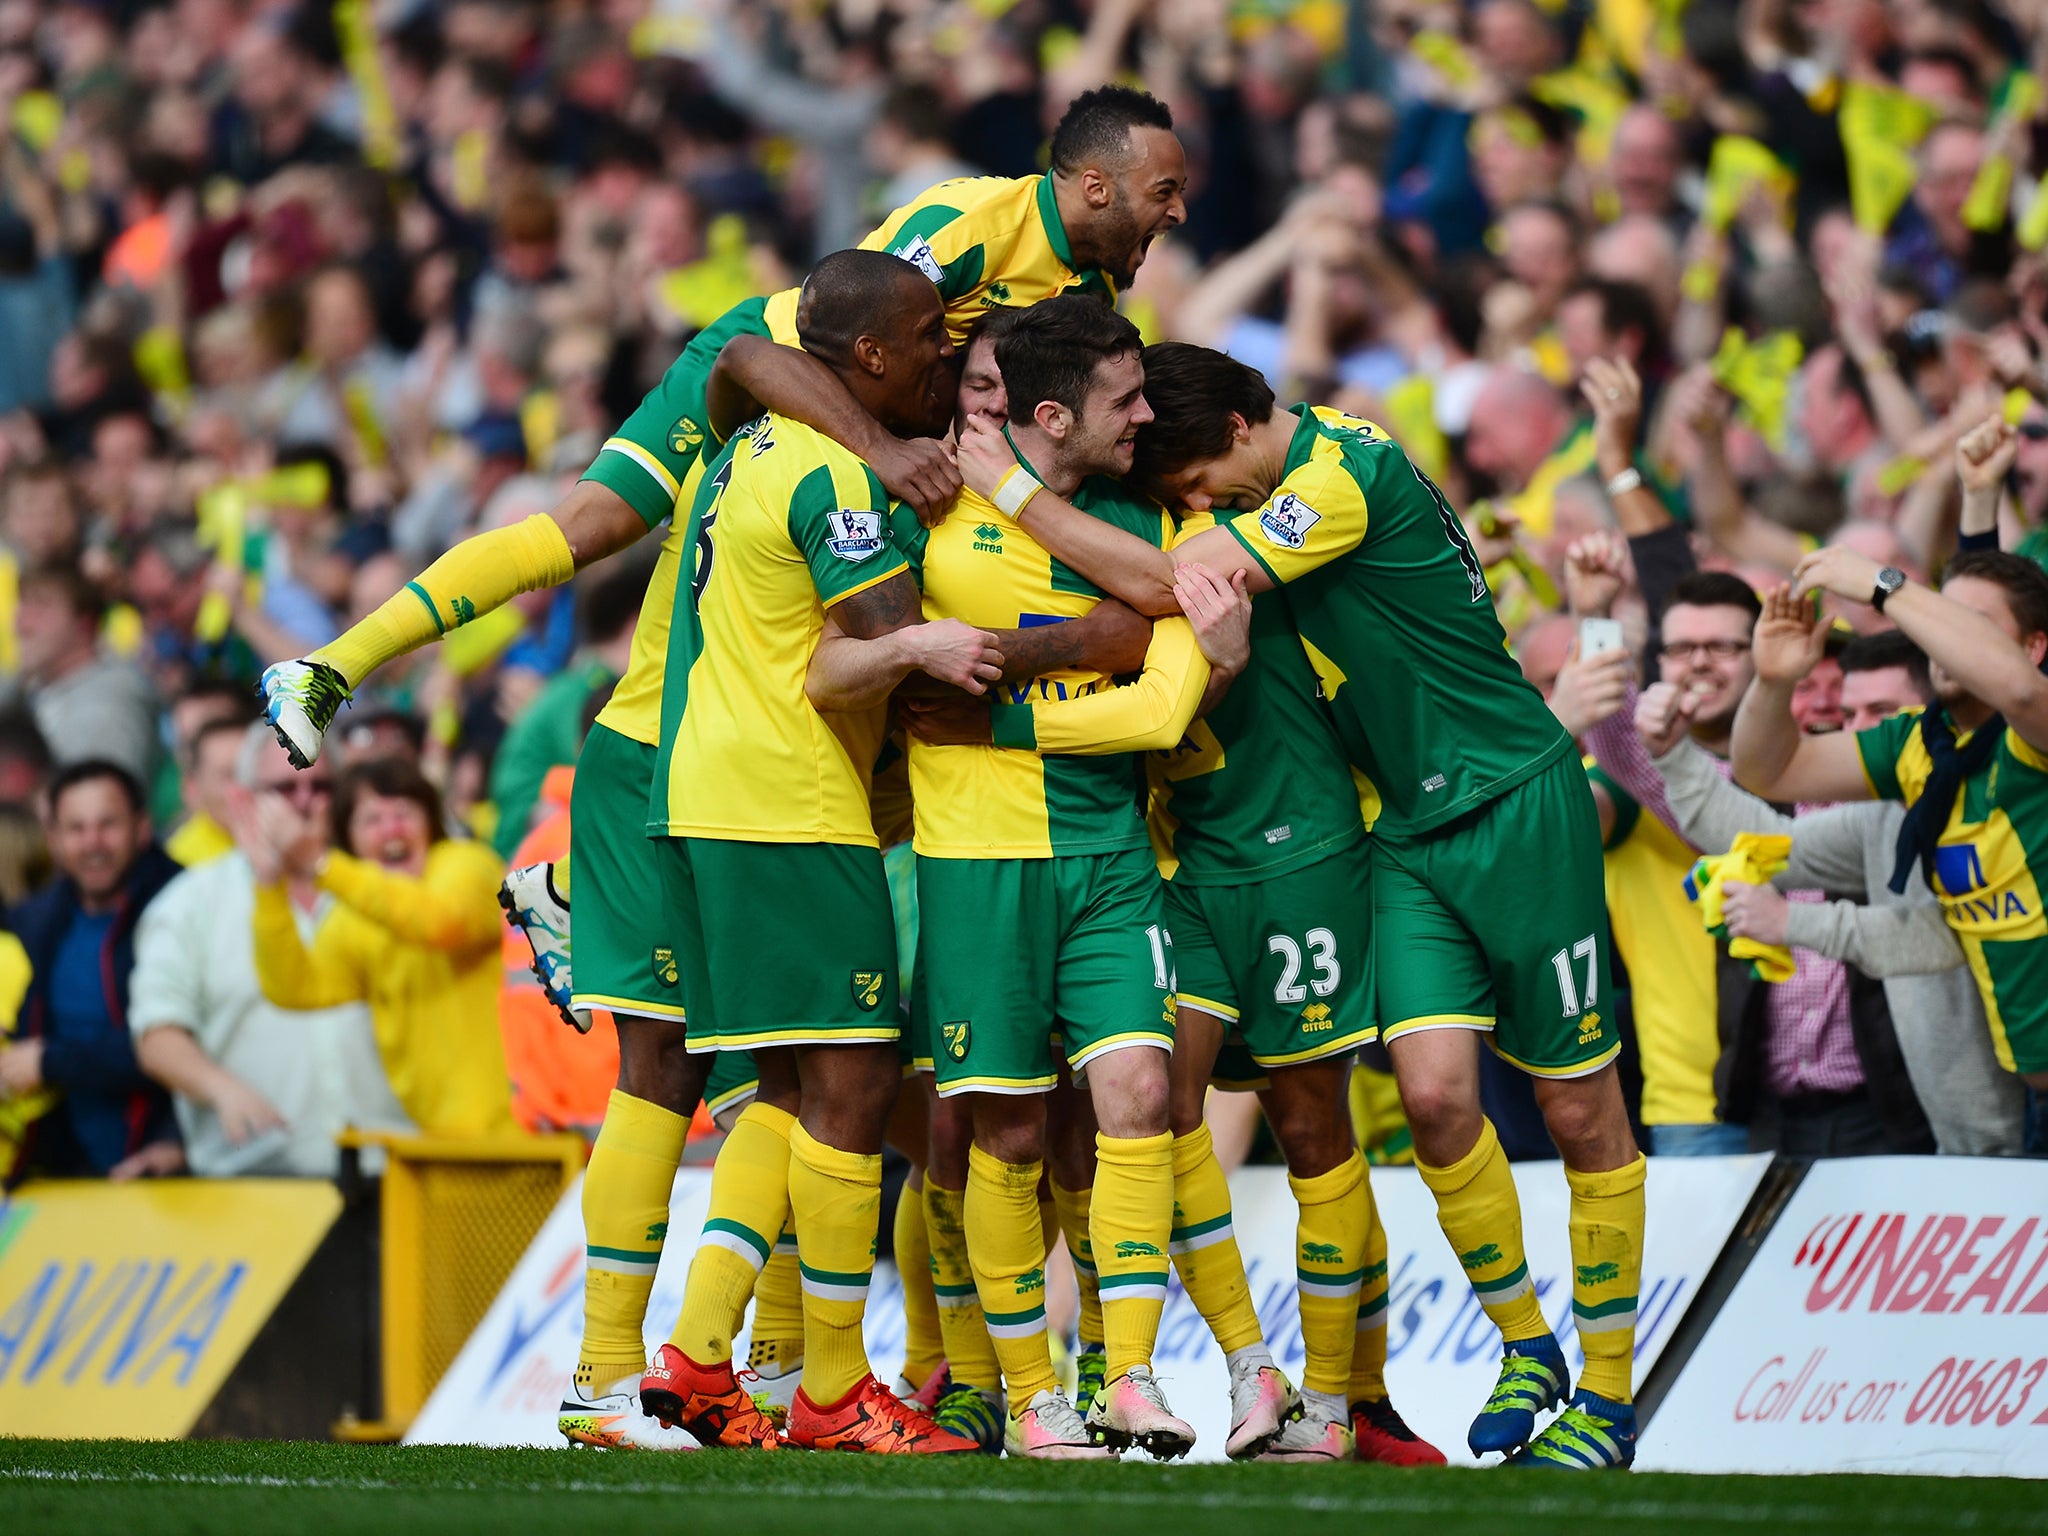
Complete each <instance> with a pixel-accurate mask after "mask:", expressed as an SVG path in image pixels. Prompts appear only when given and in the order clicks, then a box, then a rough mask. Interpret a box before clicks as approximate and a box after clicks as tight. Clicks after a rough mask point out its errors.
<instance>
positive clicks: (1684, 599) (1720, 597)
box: [1657, 571, 1764, 627]
mask: <svg viewBox="0 0 2048 1536" xmlns="http://www.w3.org/2000/svg"><path fill="white" fill-rule="evenodd" d="M1674 608H1740V609H1741V610H1742V611H1743V612H1744V613H1746V614H1748V615H1749V622H1750V624H1751V626H1752V627H1754V626H1755V624H1756V621H1757V620H1758V619H1759V618H1761V617H1763V611H1764V604H1763V599H1762V598H1760V597H1758V596H1757V595H1756V592H1755V589H1753V588H1752V587H1751V586H1750V584H1749V583H1748V582H1746V581H1744V580H1743V579H1742V578H1741V577H1740V576H1736V575H1732V574H1730V573H1729V572H1727V571H1687V572H1686V573H1685V574H1684V575H1683V576H1681V577H1679V578H1678V580H1676V581H1675V582H1673V583H1672V584H1671V599H1670V601H1668V602H1667V603H1665V605H1664V613H1666V614H1668V613H1669V612H1671V610H1672V609H1674ZM1657 623H1658V625H1659V626H1660V627H1661V626H1662V625H1663V623H1664V615H1663V614H1659V615H1658V617H1657Z"/></svg>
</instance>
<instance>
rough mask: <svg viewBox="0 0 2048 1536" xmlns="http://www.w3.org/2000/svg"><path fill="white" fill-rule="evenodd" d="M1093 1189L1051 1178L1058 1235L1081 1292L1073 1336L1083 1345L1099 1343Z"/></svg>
mask: <svg viewBox="0 0 2048 1536" xmlns="http://www.w3.org/2000/svg"><path fill="white" fill-rule="evenodd" d="M1094 1193H1095V1192H1094V1191H1093V1190H1089V1189H1068V1188H1067V1187H1066V1186H1065V1185H1064V1184H1062V1183H1060V1181H1059V1180H1058V1179H1054V1180H1053V1181H1052V1203H1053V1209H1054V1211H1055V1213H1056V1214H1057V1215H1058V1218H1059V1230H1060V1235H1061V1236H1063V1237H1064V1238H1066V1240H1067V1257H1068V1258H1070V1259H1072V1260H1073V1261H1074V1289H1075V1290H1076V1291H1078V1292H1079V1293H1080V1296H1081V1316H1080V1319H1079V1320H1078V1321H1077V1322H1076V1323H1075V1324H1074V1336H1075V1339H1076V1341H1077V1342H1078V1343H1079V1344H1080V1346H1081V1347H1082V1348H1083V1349H1086V1348H1087V1347H1088V1346H1089V1345H1090V1344H1095V1345H1100V1344H1101V1343H1102V1285H1101V1282H1100V1281H1099V1280H1097V1279H1096V1276H1095V1246H1094V1244H1093V1243H1091V1242H1090V1241H1089V1239H1088V1207H1089V1204H1090V1202H1091V1198H1092V1197H1093V1195H1094ZM1048 1246H1050V1243H1049V1242H1048Z"/></svg>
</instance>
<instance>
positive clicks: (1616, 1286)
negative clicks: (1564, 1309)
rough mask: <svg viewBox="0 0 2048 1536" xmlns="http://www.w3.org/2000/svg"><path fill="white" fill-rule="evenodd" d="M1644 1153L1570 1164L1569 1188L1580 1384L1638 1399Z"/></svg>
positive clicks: (1616, 1399) (1615, 1399)
mask: <svg viewBox="0 0 2048 1536" xmlns="http://www.w3.org/2000/svg"><path fill="white" fill-rule="evenodd" d="M1648 1171H1649V1163H1648V1162H1647V1161H1646V1160H1645V1159H1644V1157H1643V1156H1642V1154H1641V1153H1638V1154H1637V1155H1636V1160H1635V1161H1634V1162H1632V1163H1630V1164H1629V1165H1628V1166H1627V1167H1625V1168H1617V1169H1615V1170H1614V1171H1613V1172H1611V1173H1579V1172H1577V1171H1575V1170H1573V1169H1570V1168H1567V1169H1565V1171H1564V1177H1565V1182H1566V1183H1567V1184H1569V1185H1570V1186H1571V1191H1572V1218H1571V1228H1572V1321H1573V1322H1574V1323H1576V1324H1577V1325H1578V1330H1579V1347H1580V1348H1581V1349H1583V1350H1584V1351H1585V1352H1586V1364H1585V1368H1584V1369H1583V1370H1581V1371H1580V1372H1579V1385H1580V1386H1581V1387H1583V1388H1584V1389H1585V1390H1586V1391H1588V1392H1591V1393H1593V1394H1595V1395H1596V1396H1599V1397H1604V1398H1606V1399H1607V1400H1608V1401H1609V1402H1611V1403H1632V1402H1634V1401H1635V1385H1634V1381H1635V1370H1634V1367H1635V1350H1636V1292H1637V1290H1638V1289H1639V1288H1640V1287H1641V1284H1642V1279H1643V1221H1644V1202H1643V1179H1644V1177H1645V1175H1646V1174H1647V1173H1648Z"/></svg>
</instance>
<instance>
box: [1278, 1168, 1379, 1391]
mask: <svg viewBox="0 0 2048 1536" xmlns="http://www.w3.org/2000/svg"><path fill="white" fill-rule="evenodd" d="M1287 1185H1288V1187H1289V1188H1290V1189H1292V1190H1293V1191H1294V1199H1295V1203H1296V1204H1297V1205H1298V1206H1300V1208H1301V1209H1300V1213H1299V1214H1298V1215H1297V1216H1296V1217H1295V1224H1294V1236H1295V1248H1294V1259H1295V1270H1294V1273H1295V1282H1296V1285H1297V1287H1298V1289H1299V1291H1300V1300H1301V1348H1302V1353H1303V1355H1304V1356H1305V1359H1304V1360H1303V1363H1302V1368H1301V1384H1302V1385H1303V1386H1304V1387H1306V1388H1308V1389H1309V1390H1310V1391H1312V1392H1327V1393H1329V1394H1331V1395H1332V1396H1334V1395H1336V1394H1338V1393H1340V1392H1343V1391H1344V1390H1345V1389H1346V1387H1347V1385H1348V1384H1349V1382H1350V1380H1351V1354H1352V1346H1353V1343H1354V1342H1355V1340H1356V1337H1357V1333H1358V1290H1359V1284H1360V1282H1361V1281H1362V1280H1363V1279H1364V1274H1363V1271H1364V1269H1365V1235H1366V1230H1367V1228H1368V1227H1369V1226H1370V1225H1371V1218H1370V1210H1371V1202H1370V1200H1369V1199H1368V1198H1367V1196H1366V1193H1365V1158H1364V1157H1363V1156H1362V1155H1360V1154H1359V1153H1357V1152H1353V1153H1352V1154H1351V1157H1350V1160H1349V1161H1348V1162H1345V1163H1342V1164H1340V1165H1338V1166H1337V1167H1335V1168H1333V1169H1331V1170H1330V1171H1329V1172H1328V1173H1323V1174H1318V1175H1317V1176H1316V1177H1314V1178H1312V1179H1297V1178H1296V1177H1295V1176H1294V1175H1293V1174H1291V1173H1290V1174H1289V1175H1288V1176H1287Z"/></svg>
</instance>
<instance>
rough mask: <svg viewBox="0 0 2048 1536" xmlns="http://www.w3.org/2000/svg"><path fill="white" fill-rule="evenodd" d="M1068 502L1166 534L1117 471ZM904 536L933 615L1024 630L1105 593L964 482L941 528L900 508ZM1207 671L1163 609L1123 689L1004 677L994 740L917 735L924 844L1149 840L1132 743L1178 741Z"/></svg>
mask: <svg viewBox="0 0 2048 1536" xmlns="http://www.w3.org/2000/svg"><path fill="white" fill-rule="evenodd" d="M1072 500H1073V503H1074V505H1075V506H1077V507H1080V508H1081V509H1082V510H1083V511H1085V512H1088V513H1091V514H1092V515H1094V516H1096V517H1099V518H1102V519H1103V520H1104V521H1105V522H1109V523H1112V524H1114V525H1115V526H1117V527H1119V528H1122V529H1125V530H1126V531H1128V532H1131V533H1135V534H1137V535H1138V536H1139V537H1140V538H1143V539H1146V540H1148V541H1150V542H1151V543H1153V544H1156V545H1158V546H1159V547H1161V548H1164V547H1165V546H1166V545H1167V544H1168V543H1170V542H1171V540H1172V537H1173V524H1172V519H1170V518H1169V517H1168V516H1167V515H1166V513H1165V511H1164V510H1163V509H1161V508H1160V507H1159V506H1158V504H1157V503H1155V502H1150V501H1146V500H1144V499H1142V498H1141V497H1138V496H1136V495H1134V494H1133V493H1131V492H1129V491H1126V490H1125V489H1124V488H1123V487H1122V486H1121V485H1119V484H1117V483H1116V482H1115V481H1114V480H1108V479H1103V478H1099V477H1098V478H1095V479H1091V480H1089V481H1087V482H1086V483H1084V484H1083V485H1082V487H1081V489H1080V490H1079V491H1078V492H1077V493H1076V494H1075V495H1074V496H1073V498H1072ZM897 541H898V543H899V544H901V545H902V546H903V548H904V550H905V552H906V553H907V554H908V555H909V556H910V559H911V563H912V566H913V568H914V569H915V570H916V571H917V572H918V575H919V579H920V584H921V585H922V587H923V589H924V615H925V617H926V618H927V619H942V618H955V619H964V620H965V621H966V622H968V623H970V624H977V625H979V626H981V627H982V628H984V629H1029V628H1032V627H1034V626H1036V625H1040V624H1056V623H1059V622H1061V621H1062V620H1065V619H1072V618H1079V617H1080V616H1081V615H1083V614H1085V613H1087V612H1088V610H1089V609H1091V608H1093V607H1094V606H1095V605H1096V603H1097V602H1099V601H1100V600H1101V598H1102V595H1103V594H1102V592H1101V589H1100V588H1098V587H1096V586H1094V585H1093V584H1092V583H1090V582H1088V581H1087V580H1085V579H1084V578H1082V577H1081V576H1079V575H1077V574H1076V573H1075V572H1073V571H1071V570H1069V569H1068V568H1067V567H1066V566H1064V565H1061V564H1060V563H1059V562H1058V561H1056V560H1054V559H1053V558H1052V556H1051V555H1050V554H1049V553H1048V552H1047V551H1046V550H1045V549H1044V548H1043V547H1042V546H1041V545H1040V544H1039V543H1038V542H1037V541H1036V540H1035V539H1033V538H1032V537H1031V535H1030V534H1029V533H1027V532H1026V531H1025V530H1024V528H1023V527H1022V526H1021V525H1020V524H1018V523H1017V521H1016V520H1015V519H1013V518H1010V517H1007V516H1005V515H1004V514H1003V513H1002V512H999V511H998V510H996V508H995V507H994V506H993V505H991V504H990V503H989V502H987V501H985V500H983V499H982V498H981V497H979V496H977V495H975V494H974V493H973V492H972V491H964V492H962V493H961V496H960V499H959V501H958V502H956V503H955V504H954V507H953V510H952V513H951V514H950V515H949V516H948V517H947V518H946V520H945V521H944V522H943V523H941V524H940V525H939V526H938V527H937V528H933V529H929V530H927V529H923V528H919V527H918V526H917V524H916V521H915V519H913V518H911V517H909V516H908V514H906V513H899V514H898V517H897ZM1208 681H1209V664H1208V662H1207V661H1205V660H1204V659H1203V657H1202V653H1201V650H1200V648H1199V647H1198V646H1197V645H1196V644H1195V638H1194V631H1193V630H1192V629H1191V628H1190V627H1189V626H1188V623H1187V620H1185V619H1163V620H1161V621H1160V622H1159V623H1158V624H1156V625H1155V626H1154V627H1153V633H1152V644H1151V647H1150V648H1149V649H1148V651H1147V653H1146V657H1145V671H1144V673H1143V674H1142V676H1141V677H1140V678H1139V680H1138V681H1137V682H1136V683H1134V684H1132V685H1131V686H1129V687H1122V688H1120V687H1118V686H1117V684H1116V680H1115V679H1113V678H1110V677H1105V676H1104V675H1103V674H1102V673H1100V672H1095V671H1090V670H1077V669H1068V670H1062V671H1058V672H1053V673H1049V674H1047V675H1046V676H1044V677H1039V678H1034V679H1032V680H1031V681H1029V682H1025V683H1017V684H1000V683H999V684H997V685H996V692H997V697H996V700H995V702H994V704H993V706H992V707H993V710H994V713H995V717H996V718H995V741H996V744H995V745H993V746H986V747H979V746H975V747H968V746H933V745H931V744H929V743H927V742H922V741H919V740H917V739H916V738H915V737H913V738H912V739H911V742H910V786H911V808H912V812H913V816H914V819H915V823H916V832H915V837H914V839H913V843H914V846H915V847H916V849H917V851H918V853H919V854H920V855H922V856H924V857H927V858H940V859H1045V858H1052V857H1055V856H1057V855H1061V854H1083V853H1109V852H1114V851H1116V850H1118V849H1123V848H1144V847H1147V846H1148V837H1147V833H1146V829H1145V815H1144V811H1145V788H1146V786H1145V769H1144V762H1143V759H1142V758H1141V757H1139V756H1137V755H1135V754H1137V753H1140V752H1142V751H1145V750H1148V749H1153V748H1157V747H1158V746H1159V745H1161V741H1160V740H1159V739H1148V738H1165V737H1170V738H1171V740H1170V741H1166V742H1165V744H1166V745H1172V744H1173V743H1177V742H1178V741H1179V740H1180V738H1181V735H1182V733H1183V732H1184V731H1185V730H1186V729H1187V725H1188V722H1189V721H1190V720H1192V719H1193V718H1194V712H1195V707H1196V705H1197V704H1199V702H1200V700H1201V696H1202V691H1203V689H1204V688H1206V687H1207V686H1208ZM1069 754H1072V755H1069ZM1081 754H1086V755H1081Z"/></svg>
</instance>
